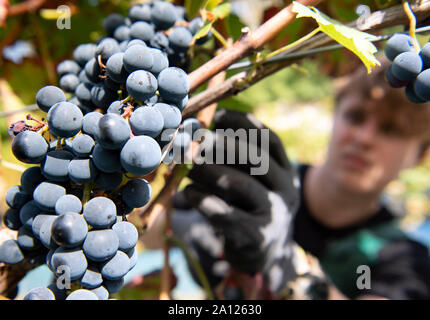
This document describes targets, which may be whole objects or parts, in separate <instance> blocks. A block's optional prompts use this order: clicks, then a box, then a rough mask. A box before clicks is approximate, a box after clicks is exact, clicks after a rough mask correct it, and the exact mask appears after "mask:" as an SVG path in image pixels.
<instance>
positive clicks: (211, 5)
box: [205, 0, 223, 11]
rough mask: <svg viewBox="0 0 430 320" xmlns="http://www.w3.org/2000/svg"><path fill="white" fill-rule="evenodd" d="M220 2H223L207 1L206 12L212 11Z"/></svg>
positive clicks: (219, 0) (217, 0)
mask: <svg viewBox="0 0 430 320" xmlns="http://www.w3.org/2000/svg"><path fill="white" fill-rule="evenodd" d="M221 2H223V0H208V2H207V3H206V6H205V9H206V10H208V11H212V10H213V9H214V8H215V7H216V6H217V5H219V4H220V3H221Z"/></svg>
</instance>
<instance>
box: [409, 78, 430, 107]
mask: <svg viewBox="0 0 430 320" xmlns="http://www.w3.org/2000/svg"><path fill="white" fill-rule="evenodd" d="M414 87H415V81H411V82H410V83H409V84H408V85H407V86H406V88H405V94H406V97H407V98H408V99H409V100H410V101H412V102H414V103H425V102H427V100H424V99H422V98H420V97H419V96H418V95H417V94H416V93H415V89H414Z"/></svg>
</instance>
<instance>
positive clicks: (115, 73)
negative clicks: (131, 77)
mask: <svg viewBox="0 0 430 320" xmlns="http://www.w3.org/2000/svg"><path fill="white" fill-rule="evenodd" d="M123 57H124V53H123V52H118V53H115V54H113V55H112V56H111V57H110V58H109V59H108V61H107V63H106V71H107V74H108V76H109V77H110V78H111V79H112V80H113V81H115V82H118V83H122V82H125V81H126V80H127V77H128V74H129V73H128V72H127V70H126V69H125V68H124V63H123Z"/></svg>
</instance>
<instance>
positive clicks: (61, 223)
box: [51, 212, 88, 248]
mask: <svg viewBox="0 0 430 320" xmlns="http://www.w3.org/2000/svg"><path fill="white" fill-rule="evenodd" d="M51 233H52V238H53V239H54V241H55V242H56V243H57V244H58V245H59V246H62V247H65V248H73V247H76V246H79V245H80V244H82V243H83V242H84V240H85V238H86V237H87V233H88V225H87V223H86V222H85V219H84V218H83V217H82V216H81V215H80V214H79V213H74V212H67V213H65V214H62V215H60V216H58V217H57V218H56V219H55V220H54V221H53V223H52V227H51Z"/></svg>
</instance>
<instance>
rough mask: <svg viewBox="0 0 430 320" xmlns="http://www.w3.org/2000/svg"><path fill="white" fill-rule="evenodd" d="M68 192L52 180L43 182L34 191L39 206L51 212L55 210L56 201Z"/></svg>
mask: <svg viewBox="0 0 430 320" xmlns="http://www.w3.org/2000/svg"><path fill="white" fill-rule="evenodd" d="M65 194H66V189H64V187H62V186H59V185H57V184H54V183H51V182H42V183H41V184H39V185H38V186H37V187H36V189H34V192H33V199H34V201H36V203H37V205H38V206H39V208H41V209H42V210H47V211H50V212H54V211H55V203H56V202H57V200H58V199H59V198H60V197H61V196H64V195H65Z"/></svg>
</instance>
